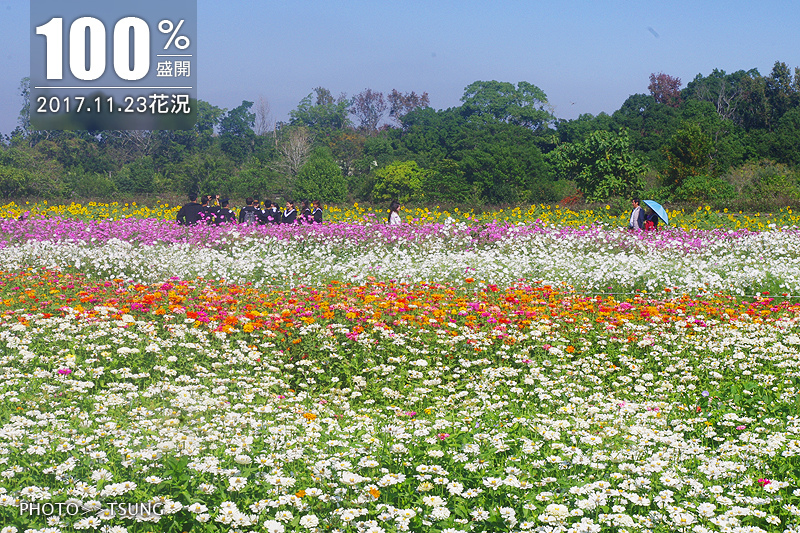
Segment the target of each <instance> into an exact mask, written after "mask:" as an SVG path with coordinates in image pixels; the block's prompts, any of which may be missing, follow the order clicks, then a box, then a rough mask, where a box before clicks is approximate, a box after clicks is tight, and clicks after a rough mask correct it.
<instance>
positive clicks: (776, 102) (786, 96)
mask: <svg viewBox="0 0 800 533" xmlns="http://www.w3.org/2000/svg"><path fill="white" fill-rule="evenodd" d="M766 81H767V86H766V96H767V100H768V101H769V106H770V112H771V113H770V129H773V130H774V128H775V127H776V126H777V125H778V121H779V120H780V119H781V117H782V116H783V115H784V114H785V113H786V112H787V111H789V109H791V108H792V107H795V106H797V101H798V95H799V93H798V90H797V89H798V87H797V85H798V84H799V83H800V73H799V72H798V69H797V68H795V79H794V80H793V79H792V71H791V70H790V69H789V67H788V66H787V65H786V63H783V62H780V61H776V62H775V65H774V66H773V67H772V72H771V73H770V75H769V76H768V77H767V79H766Z"/></svg>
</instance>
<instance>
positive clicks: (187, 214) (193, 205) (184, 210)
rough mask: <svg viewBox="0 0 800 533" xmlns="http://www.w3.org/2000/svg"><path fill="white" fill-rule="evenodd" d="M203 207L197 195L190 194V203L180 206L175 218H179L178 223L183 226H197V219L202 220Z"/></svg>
mask: <svg viewBox="0 0 800 533" xmlns="http://www.w3.org/2000/svg"><path fill="white" fill-rule="evenodd" d="M201 207H202V206H201V205H200V204H198V203H197V195H196V194H190V195H189V203H188V204H186V205H184V206H183V207H181V208H180V210H179V211H178V215H177V216H176V217H175V220H177V221H178V224H180V225H181V226H196V225H197V221H198V220H200V208H201Z"/></svg>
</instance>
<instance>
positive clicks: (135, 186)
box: [114, 156, 155, 193]
mask: <svg viewBox="0 0 800 533" xmlns="http://www.w3.org/2000/svg"><path fill="white" fill-rule="evenodd" d="M154 175H155V167H154V166H153V158H152V157H150V156H147V157H142V158H140V159H137V160H136V161H134V162H133V163H129V164H127V165H125V166H124V167H122V169H121V170H120V171H119V172H117V173H116V174H114V183H115V185H116V188H117V190H119V191H120V192H128V193H151V192H154V191H153V178H154Z"/></svg>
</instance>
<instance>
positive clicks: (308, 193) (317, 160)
mask: <svg viewBox="0 0 800 533" xmlns="http://www.w3.org/2000/svg"><path fill="white" fill-rule="evenodd" d="M294 192H295V196H296V197H299V198H303V199H307V200H319V201H321V202H328V203H336V202H343V201H344V200H345V198H346V197H347V183H346V181H345V179H344V176H343V175H342V170H341V169H340V168H339V165H337V164H336V162H335V161H334V160H333V156H332V155H331V153H330V150H328V149H327V148H317V149H316V150H314V152H313V153H312V154H311V156H310V157H309V158H308V161H307V162H306V163H305V164H304V165H303V168H301V169H300V171H299V172H298V173H297V181H296V182H295V188H294Z"/></svg>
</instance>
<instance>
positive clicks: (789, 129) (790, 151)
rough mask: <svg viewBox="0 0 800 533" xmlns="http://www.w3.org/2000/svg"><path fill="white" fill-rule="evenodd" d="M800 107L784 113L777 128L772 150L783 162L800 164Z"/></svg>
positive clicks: (776, 157)
mask: <svg viewBox="0 0 800 533" xmlns="http://www.w3.org/2000/svg"><path fill="white" fill-rule="evenodd" d="M798 147H800V107H795V108H794V109H792V110H791V111H788V112H787V113H786V114H784V115H783V116H782V117H781V119H780V121H778V127H777V128H776V130H775V135H774V137H773V142H772V145H771V152H772V154H773V156H774V157H775V159H776V160H777V161H779V162H781V163H787V164H790V165H795V166H797V165H800V150H798Z"/></svg>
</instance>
